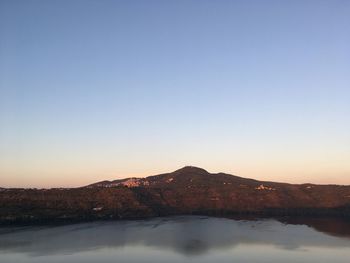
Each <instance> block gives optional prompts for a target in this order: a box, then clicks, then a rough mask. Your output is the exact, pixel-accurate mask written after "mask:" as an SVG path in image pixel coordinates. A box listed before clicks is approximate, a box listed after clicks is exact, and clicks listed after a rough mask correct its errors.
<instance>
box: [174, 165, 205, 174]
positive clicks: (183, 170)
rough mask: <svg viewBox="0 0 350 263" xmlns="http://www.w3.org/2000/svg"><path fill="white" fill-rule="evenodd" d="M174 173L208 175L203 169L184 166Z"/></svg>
mask: <svg viewBox="0 0 350 263" xmlns="http://www.w3.org/2000/svg"><path fill="white" fill-rule="evenodd" d="M174 173H177V174H179V173H180V174H184V173H186V174H187V173H192V174H209V173H208V171H206V170H204V169H203V168H199V167H195V166H185V167H182V168H180V169H178V170H176V171H175V172H174Z"/></svg>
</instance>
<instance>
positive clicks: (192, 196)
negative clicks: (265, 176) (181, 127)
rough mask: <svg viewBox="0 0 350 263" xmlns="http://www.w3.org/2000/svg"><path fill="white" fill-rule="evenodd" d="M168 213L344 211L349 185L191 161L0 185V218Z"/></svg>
mask: <svg viewBox="0 0 350 263" xmlns="http://www.w3.org/2000/svg"><path fill="white" fill-rule="evenodd" d="M174 214H206V215H218V216H228V215H237V214H253V215H265V216H281V215H303V216H305V215H332V216H345V217H350V186H340V185H314V184H299V185H296V184H286V183H275V182H265V181H257V180H253V179H246V178H242V177H238V176H233V175H229V174H224V173H218V174H211V173H208V172H207V171H205V170H203V169H201V168H196V167H191V166H188V167H184V168H182V169H179V170H177V171H175V172H172V173H166V174H161V175H156V176H149V177H146V178H127V179H122V180H115V181H102V182H98V183H95V184H91V185H88V186H85V187H80V188H70V189H64V188H59V189H40V190H39V189H6V188H2V189H0V223H12V222H24V223H26V222H56V221H76V220H93V219H109V218H112V219H113V218H114V219H120V218H141V217H150V216H159V215H174Z"/></svg>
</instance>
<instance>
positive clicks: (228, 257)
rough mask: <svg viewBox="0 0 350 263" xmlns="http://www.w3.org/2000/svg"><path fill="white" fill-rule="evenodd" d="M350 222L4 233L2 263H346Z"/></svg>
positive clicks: (152, 223) (126, 224)
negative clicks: (215, 262)
mask: <svg viewBox="0 0 350 263" xmlns="http://www.w3.org/2000/svg"><path fill="white" fill-rule="evenodd" d="M349 258H350V222H349V221H344V220H334V219H333V220H331V219H308V220H306V219H288V220H286V219H285V220H283V221H281V222H279V221H276V220H271V219H269V220H254V221H248V220H233V219H223V218H210V217H187V216H186V217H171V218H157V219H152V220H140V221H119V222H95V223H85V224H75V225H66V226H56V227H48V226H44V227H22V228H0V262H1V263H5V262H6V263H11V262H16V263H21V262H30V263H32V262H33V263H34V262H47V263H53V262H55V263H56V262H57V263H58V262H101V263H102V262H213V261H217V262H250V263H254V262H272V263H273V262H293V263H294V262H330V261H331V262H334V263H335V262H348V260H349Z"/></svg>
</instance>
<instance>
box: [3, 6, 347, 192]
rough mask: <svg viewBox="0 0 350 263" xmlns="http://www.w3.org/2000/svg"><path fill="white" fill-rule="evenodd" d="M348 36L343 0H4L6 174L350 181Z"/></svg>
mask: <svg viewBox="0 0 350 263" xmlns="http://www.w3.org/2000/svg"><path fill="white" fill-rule="evenodd" d="M349 43H350V1H346V0H328V1H324V0H315V1H312V0H293V1H277V0H275V1H272V0H266V1H260V0H255V1H254V0H242V1H228V0H227V1H225V0H218V1H209V0H197V1H195V0H176V1H175V0H173V1H171V0H148V1H141V0H139V1H137V0H125V1H117V0H116V1H109V0H98V1H97V0H61V1H54V0H51V1H50V0H22V1H18V0H0V186H2V187H39V188H41V187H75V186H82V185H86V184H89V183H93V182H96V181H101V180H111V179H118V178H124V177H129V176H137V177H143V176H148V175H154V174H159V173H164V172H171V171H174V170H176V169H179V168H181V167H183V166H186V165H193V166H199V167H202V168H204V169H206V170H208V171H209V172H225V173H231V174H235V175H239V176H242V177H249V178H255V179H259V180H273V181H280V182H290V183H306V182H312V183H321V184H326V183H331V184H350V45H349Z"/></svg>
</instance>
